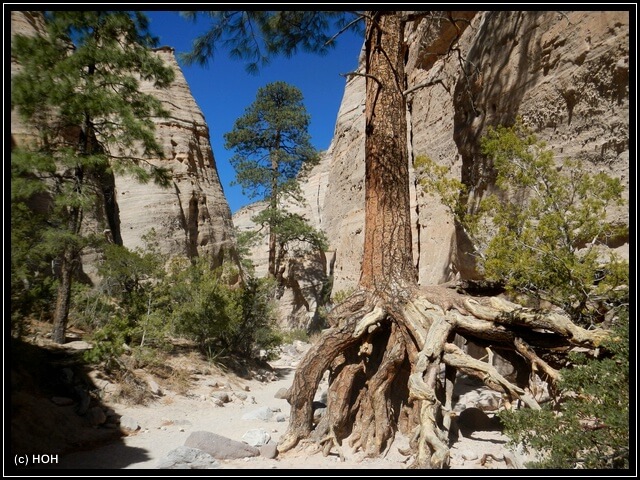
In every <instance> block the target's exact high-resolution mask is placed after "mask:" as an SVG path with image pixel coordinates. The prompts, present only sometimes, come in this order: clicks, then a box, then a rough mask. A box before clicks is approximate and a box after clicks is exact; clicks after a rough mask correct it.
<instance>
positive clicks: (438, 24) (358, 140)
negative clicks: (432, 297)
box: [236, 11, 629, 294]
mask: <svg viewBox="0 0 640 480" xmlns="http://www.w3.org/2000/svg"><path fill="white" fill-rule="evenodd" d="M453 16H454V17H455V18H464V19H466V22H467V23H466V24H467V25H468V26H467V28H466V29H462V30H461V34H460V36H459V38H458V39H457V42H456V44H455V45H456V47H457V48H458V49H457V50H455V51H452V52H450V53H447V50H448V47H449V45H451V44H452V43H451V41H446V42H443V38H444V37H447V34H448V35H449V37H450V38H451V32H447V22H448V21H446V20H442V19H441V20H434V19H433V18H431V19H428V20H423V21H421V22H417V23H412V24H410V25H408V28H407V32H406V35H407V42H408V45H409V50H408V54H407V63H406V75H407V89H411V88H413V87H416V86H419V85H423V84H430V86H426V87H423V88H418V89H416V90H414V91H412V92H411V93H409V94H408V95H407V102H408V112H407V119H408V122H409V126H410V129H409V148H410V150H411V152H410V153H411V158H415V157H416V156H418V155H426V156H428V157H430V158H431V159H432V160H434V161H436V162H437V163H438V164H440V165H445V166H447V167H448V168H449V170H450V173H451V175H452V176H453V177H455V178H458V179H461V180H462V181H463V182H464V183H465V184H466V185H467V186H468V188H469V190H470V192H471V198H470V201H471V202H476V201H477V200H479V198H481V197H482V195H483V194H484V193H485V192H486V191H487V189H490V188H492V186H493V185H492V183H491V176H490V170H489V168H488V167H489V166H488V165H487V164H486V162H485V160H484V158H483V157H482V156H481V155H480V153H479V140H480V138H481V137H482V136H483V135H484V134H485V133H486V132H487V128H488V127H489V126H495V125H498V124H510V123H512V122H513V120H514V119H515V118H516V116H521V117H522V118H523V119H524V121H525V122H526V123H527V124H528V125H530V126H531V127H532V128H533V129H534V131H535V133H536V135H537V136H538V137H539V138H540V139H541V140H544V141H545V142H546V143H547V145H548V146H549V147H550V148H551V149H552V150H553V151H554V153H555V155H556V158H557V159H558V160H560V159H562V158H564V157H572V158H580V159H583V160H585V161H586V163H587V165H588V166H589V168H590V169H591V170H592V171H594V172H595V171H604V172H606V173H607V174H609V175H611V176H615V177H618V178H620V179H621V180H622V183H623V185H624V186H625V187H626V189H625V196H626V198H627V199H628V191H629V13H628V12H585V11H580V12H535V11H526V12H506V11H499V12H498V11H497V12H454V15H453ZM443 18H444V17H443ZM361 65H362V62H361ZM462 65H466V69H465V71H463V70H462V69H461V66H462ZM361 68H362V67H361ZM364 93H365V79H364V77H362V76H352V77H350V78H349V80H348V81H347V83H346V86H345V93H344V97H343V100H342V104H341V107H340V111H339V113H338V118H337V121H336V127H335V134H334V138H333V141H332V142H331V145H330V147H329V149H328V151H327V153H326V155H325V157H324V159H323V162H322V163H321V164H320V165H318V166H317V167H316V168H315V169H314V170H313V171H312V172H311V175H310V176H309V180H305V181H304V182H303V190H304V191H305V194H306V195H307V198H308V204H309V207H308V208H307V210H306V216H307V218H309V219H310V220H313V221H315V226H316V227H318V228H321V229H322V230H323V231H324V232H325V233H326V234H327V237H328V239H329V241H330V252H329V255H328V257H329V262H328V267H327V273H328V274H329V275H331V276H332V279H333V292H334V294H335V293H336V292H339V291H343V292H346V291H349V290H351V289H353V288H355V287H356V285H357V283H358V280H359V276H360V263H361V259H362V253H363V242H364ZM410 170H411V172H412V173H411V175H412V176H413V175H414V174H413V169H410ZM410 194H411V198H412V223H413V225H414V232H413V234H414V235H413V241H414V260H415V263H416V267H417V270H418V273H419V283H420V284H423V285H427V284H439V283H443V282H446V281H448V280H451V279H453V278H456V277H457V276H458V277H462V278H474V277H477V275H478V274H477V272H476V270H475V265H474V262H473V259H472V257H471V256H470V255H468V252H469V245H468V244H467V243H465V239H464V237H462V236H461V235H459V234H458V233H457V232H456V229H455V225H454V222H453V218H452V217H451V215H450V213H449V212H448V211H447V210H446V209H445V208H444V207H443V206H442V205H441V204H440V202H439V200H438V199H437V198H434V197H432V196H430V195H427V194H425V193H424V192H423V191H422V190H421V188H420V187H419V186H417V185H416V183H415V182H413V183H412V188H411V192H410ZM251 208H253V207H251ZM609 215H610V219H612V220H615V221H617V222H620V223H623V224H627V225H628V223H629V218H628V215H629V214H628V208H626V207H624V208H612V209H611V210H610V211H609ZM236 218H237V216H236ZM610 247H611V248H614V249H616V251H617V252H618V253H619V254H620V255H621V256H622V257H623V258H628V256H629V253H628V252H629V239H628V238H618V239H612V241H611V243H610ZM256 259H257V257H256Z"/></svg>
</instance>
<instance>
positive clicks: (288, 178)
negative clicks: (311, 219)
mask: <svg viewBox="0 0 640 480" xmlns="http://www.w3.org/2000/svg"><path fill="white" fill-rule="evenodd" d="M309 120H310V118H309V115H308V114H307V111H306V109H305V107H304V103H303V97H302V92H300V90H298V89H297V88H296V87H294V86H292V85H289V84H287V83H285V82H274V83H270V84H268V85H266V86H265V87H262V88H260V89H259V90H258V93H257V95H256V99H255V101H254V102H253V103H252V104H251V105H250V106H249V107H248V108H247V109H246V111H245V113H244V115H242V116H241V117H240V118H238V119H237V120H236V122H235V125H234V128H233V130H232V131H231V132H228V133H227V134H225V140H226V144H225V147H226V148H228V149H231V150H235V152H236V153H235V155H234V156H233V157H232V158H231V164H232V165H233V166H234V168H235V170H236V183H237V184H239V185H241V186H242V189H243V191H244V192H246V193H248V194H249V195H250V197H251V198H259V199H260V200H263V201H265V202H266V203H267V207H266V208H265V209H264V210H263V211H261V212H260V213H259V214H258V215H256V216H255V217H254V218H253V220H254V221H255V222H256V223H257V224H260V225H262V226H266V227H268V229H269V275H270V276H272V277H275V278H277V279H278V280H279V281H282V278H281V277H282V272H281V271H280V270H281V269H280V264H281V262H282V260H283V256H284V251H285V249H286V247H287V245H288V244H289V243H291V242H292V241H294V240H298V241H302V242H306V243H309V244H311V245H312V246H313V247H316V248H319V249H322V248H323V247H324V244H325V242H324V239H323V236H322V234H321V233H320V232H317V231H316V230H315V229H314V228H313V227H311V225H309V224H308V222H307V221H306V220H305V219H304V218H303V217H301V216H300V215H296V214H292V213H290V212H289V211H288V210H287V206H286V205H287V203H289V204H291V203H301V202H303V201H304V198H303V197H302V194H301V192H300V187H299V180H300V176H301V175H302V174H304V173H305V172H306V171H308V170H309V169H310V168H311V167H313V166H314V165H317V163H318V161H319V156H318V152H317V151H316V150H315V149H314V148H313V146H312V145H311V139H310V136H309V133H308V128H309Z"/></svg>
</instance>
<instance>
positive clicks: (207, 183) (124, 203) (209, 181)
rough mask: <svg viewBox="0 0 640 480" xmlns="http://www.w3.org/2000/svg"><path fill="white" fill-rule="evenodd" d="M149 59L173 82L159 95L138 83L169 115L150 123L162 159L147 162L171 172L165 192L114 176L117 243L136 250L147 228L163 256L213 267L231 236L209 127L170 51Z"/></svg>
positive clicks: (231, 247) (227, 247)
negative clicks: (200, 259) (206, 261)
mask: <svg viewBox="0 0 640 480" xmlns="http://www.w3.org/2000/svg"><path fill="white" fill-rule="evenodd" d="M155 54H156V55H158V56H159V57H160V58H161V59H162V60H163V61H164V62H165V64H167V65H169V66H171V67H172V68H173V70H174V71H175V74H176V77H175V80H174V81H173V83H172V84H171V86H170V87H169V88H167V89H162V90H161V89H156V88H154V87H153V85H151V84H148V83H143V84H142V85H141V91H143V92H147V93H152V94H153V95H154V96H155V97H157V98H158V99H159V100H160V101H161V102H162V105H163V107H164V108H165V109H166V110H168V112H169V117H168V118H161V119H154V123H155V125H156V138H157V139H158V140H159V141H160V144H161V145H162V147H163V150H164V154H165V158H164V159H153V160H152V161H151V163H154V164H156V165H159V166H162V167H165V168H168V169H169V170H170V171H171V174H172V186H171V187H170V188H168V189H167V188H162V187H159V186H157V185H153V184H140V183H139V182H137V181H136V180H135V179H133V178H131V177H128V176H122V175H120V176H116V179H115V185H116V194H117V204H118V209H119V218H120V225H121V228H120V232H121V235H122V242H123V244H124V245H125V246H126V247H129V248H135V247H142V246H143V238H142V237H143V236H144V235H145V234H146V233H147V232H148V231H149V230H150V229H152V228H153V229H154V230H155V232H156V234H157V240H158V241H159V244H160V249H161V250H162V251H163V252H164V253H167V254H170V255H185V256H188V257H194V256H205V257H207V258H210V259H212V264H213V265H214V266H219V265H221V264H222V262H223V260H224V257H225V252H227V254H229V253H232V252H233V251H234V250H235V235H234V233H233V222H232V220H231V210H230V208H229V204H228V203H227V200H226V198H225V196H224V192H223V190H222V185H221V183H220V178H219V176H218V171H217V168H216V163H215V159H214V156H213V151H212V149H211V143H210V140H209V127H208V126H207V123H206V121H205V118H204V115H203V114H202V111H201V110H200V108H199V107H198V105H197V103H196V101H195V99H194V98H193V95H192V94H191V90H190V89H189V85H188V84H187V81H186V79H185V78H184V75H183V74H182V70H181V69H180V66H179V65H178V63H177V61H176V58H175V54H174V50H173V48H169V47H164V48H159V49H157V50H156V51H155Z"/></svg>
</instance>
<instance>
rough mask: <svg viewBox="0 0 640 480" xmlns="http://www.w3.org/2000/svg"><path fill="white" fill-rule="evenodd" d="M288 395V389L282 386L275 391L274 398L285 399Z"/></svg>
mask: <svg viewBox="0 0 640 480" xmlns="http://www.w3.org/2000/svg"><path fill="white" fill-rule="evenodd" d="M288 395H289V389H288V388H285V387H282V388H281V389H280V390H278V391H277V392H276V394H275V395H274V398H280V399H283V400H286V399H287V397H288Z"/></svg>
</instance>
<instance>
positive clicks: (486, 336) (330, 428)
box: [278, 287, 607, 468]
mask: <svg viewBox="0 0 640 480" xmlns="http://www.w3.org/2000/svg"><path fill="white" fill-rule="evenodd" d="M405 298H406V297H405ZM330 322H331V325H332V328H330V329H329V330H327V331H325V333H324V334H323V335H322V337H321V338H320V340H319V341H318V342H317V343H316V344H315V345H314V346H313V347H312V348H311V349H310V350H309V352H308V353H307V355H306V356H305V358H304V359H303V361H302V362H301V364H300V366H299V367H298V371H297V372H296V375H295V378H294V382H293V385H292V387H291V389H290V391H289V403H290V404H291V418H290V423H289V428H288V430H287V432H286V433H285V435H284V436H283V438H282V440H281V443H280V445H279V447H278V449H279V451H280V452H285V451H287V450H289V449H291V448H294V447H295V446H296V445H297V444H298V443H299V442H300V441H301V440H303V439H311V440H313V441H314V442H316V444H317V445H318V448H319V449H322V451H323V453H324V455H328V454H329V453H330V452H331V450H332V449H334V448H335V449H337V451H338V454H339V455H340V456H341V458H344V457H343V452H342V451H341V446H342V440H343V439H345V438H347V437H350V443H351V447H352V448H354V449H355V450H362V451H363V452H364V453H365V454H366V455H367V456H377V455H380V454H381V453H383V452H385V451H386V450H387V449H388V448H389V447H390V445H391V442H392V441H393V438H394V435H395V433H396V431H398V430H400V431H403V432H405V433H407V434H409V433H410V432H411V433H412V440H411V442H410V445H411V448H412V449H413V451H412V453H413V455H414V463H413V464H412V467H414V468H445V467H447V466H448V464H449V435H448V433H447V431H448V429H449V425H450V412H451V409H452V391H453V383H454V381H455V376H456V372H457V371H462V372H465V373H467V374H471V375H475V376H477V377H479V378H480V379H482V381H483V382H484V383H485V384H486V385H488V386H489V387H490V388H492V389H494V390H497V391H502V392H503V393H504V394H505V395H506V396H508V397H509V398H511V399H521V400H522V401H523V402H524V403H525V404H526V405H527V406H528V407H530V408H535V409H538V408H540V407H539V405H538V403H537V402H536V400H535V399H534V398H533V397H532V396H531V395H530V394H529V393H527V391H526V390H525V389H523V388H522V387H521V386H518V385H515V384H513V383H512V382H510V381H508V380H507V379H506V378H504V377H503V376H502V375H501V374H500V373H499V372H498V371H497V370H496V368H495V367H493V365H491V364H490V363H487V362H484V361H481V360H476V359H474V358H472V357H470V356H469V355H467V354H466V353H465V352H464V351H463V350H461V349H460V348H459V347H457V346H456V345H454V344H453V343H452V342H451V340H452V338H453V336H454V335H455V334H456V333H458V334H461V335H463V336H465V337H467V338H469V339H479V340H483V341H485V342H490V344H491V345H494V346H498V347H500V348H508V349H510V350H512V351H515V352H518V353H519V354H520V355H521V356H522V357H524V359H525V360H526V362H527V363H528V365H530V367H531V368H532V369H533V370H534V371H538V372H541V373H543V374H544V375H545V376H546V377H547V378H548V379H549V380H550V381H551V382H556V381H557V380H558V379H559V375H558V371H557V370H556V369H554V368H553V367H551V366H550V365H549V364H548V363H547V362H545V361H544V360H543V359H542V358H541V357H540V355H539V354H538V353H536V350H535V349H536V348H538V349H539V348H547V347H558V346H570V345H583V346H584V345H587V346H597V345H599V343H600V342H601V341H602V340H603V339H604V338H605V337H606V335H607V332H606V331H603V330H593V331H588V330H585V329H583V328H581V327H579V326H577V325H575V324H574V323H572V322H571V321H570V320H569V319H568V318H567V317H565V316H563V315H561V314H559V313H555V312H540V311H531V310H527V309H523V308H522V307H520V306H519V305H516V304H513V303H511V302H507V301H505V300H502V299H498V298H485V299H481V300H479V299H474V298H470V297H468V296H465V295H461V294H458V293H456V292H454V291H452V290H450V289H447V288H442V287H431V288H429V289H423V290H421V291H415V292H413V293H412V294H410V295H409V300H406V299H405V300H399V299H392V300H390V299H389V298H388V297H387V296H385V299H384V300H383V298H382V297H381V296H380V295H378V294H373V293H371V292H367V291H363V290H361V291H359V292H357V293H356V294H354V295H352V296H351V297H350V298H349V299H347V300H346V301H345V302H344V303H343V304H341V305H340V306H339V307H336V308H335V309H334V310H333V311H332V313H331V317H330ZM327 370H328V371H329V390H328V392H327V409H326V413H325V415H324V417H323V418H322V419H321V420H320V421H319V423H318V424H317V425H316V426H315V427H314V425H313V410H312V402H313V398H314V396H315V394H316V390H317V388H318V385H319V383H320V381H321V379H322V376H323V374H324V372H325V371H327Z"/></svg>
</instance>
